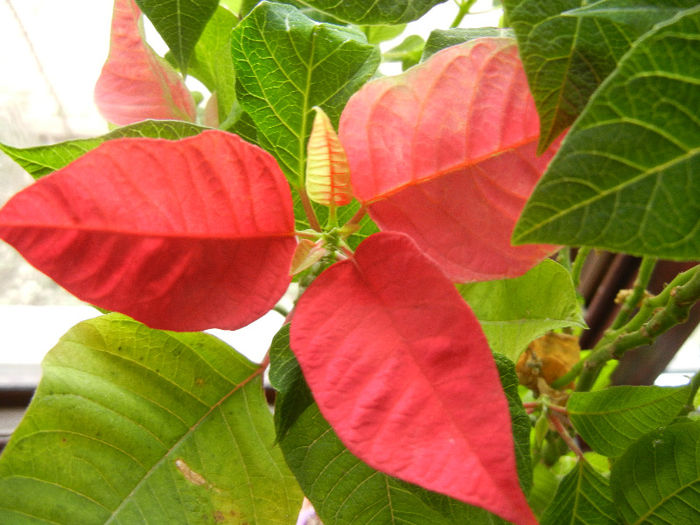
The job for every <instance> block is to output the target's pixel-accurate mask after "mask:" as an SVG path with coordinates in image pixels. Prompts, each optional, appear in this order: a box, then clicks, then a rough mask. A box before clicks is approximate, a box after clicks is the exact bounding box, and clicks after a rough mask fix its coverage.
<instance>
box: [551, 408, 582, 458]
mask: <svg viewBox="0 0 700 525" xmlns="http://www.w3.org/2000/svg"><path fill="white" fill-rule="evenodd" d="M547 418H548V419H549V422H550V423H551V424H552V426H553V427H554V430H556V431H557V434H559V435H560V436H561V438H562V439H563V440H564V443H566V445H567V446H568V447H569V448H570V449H571V450H572V452H573V453H574V454H576V455H577V456H578V457H579V458H583V452H581V449H580V448H579V446H578V445H577V444H576V442H575V441H574V438H572V437H571V435H570V434H569V432H567V430H566V429H565V428H564V425H562V424H561V420H560V419H559V416H557V415H556V414H555V413H551V412H550V413H548V414H547Z"/></svg>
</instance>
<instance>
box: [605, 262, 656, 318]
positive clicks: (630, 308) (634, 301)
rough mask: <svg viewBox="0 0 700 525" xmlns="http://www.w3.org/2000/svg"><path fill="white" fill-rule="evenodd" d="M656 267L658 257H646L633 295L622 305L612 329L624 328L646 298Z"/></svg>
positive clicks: (635, 282)
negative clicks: (643, 298) (644, 297)
mask: <svg viewBox="0 0 700 525" xmlns="http://www.w3.org/2000/svg"><path fill="white" fill-rule="evenodd" d="M655 266H656V257H644V258H643V259H642V263H641V265H640V266H639V271H638V272H637V278H636V279H635V281H634V286H633V287H632V293H630V294H629V296H628V297H627V299H626V300H625V302H624V303H623V304H622V307H621V308H620V311H619V312H618V314H617V317H615V320H614V321H613V322H612V324H611V325H610V329H612V330H617V329H618V328H620V327H622V326H623V325H624V324H625V323H626V322H627V321H628V320H629V318H630V316H631V315H632V312H634V311H635V310H636V309H637V307H638V306H639V302H640V301H641V300H642V297H643V296H644V292H645V291H646V289H647V286H648V285H649V280H650V279H651V274H652V273H653V272H654V267H655Z"/></svg>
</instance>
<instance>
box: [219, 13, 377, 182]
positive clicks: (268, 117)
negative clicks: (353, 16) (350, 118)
mask: <svg viewBox="0 0 700 525" xmlns="http://www.w3.org/2000/svg"><path fill="white" fill-rule="evenodd" d="M232 52H233V62H234V67H235V69H236V74H237V83H236V91H237V94H238V97H239V101H240V103H241V106H242V108H243V109H244V110H245V111H246V112H247V113H248V115H249V116H250V118H251V119H252V121H253V122H254V123H255V126H256V127H257V142H258V144H259V145H260V146H262V147H263V148H265V149H266V150H268V151H269V152H270V153H272V154H273V155H274V156H275V158H276V159H277V161H278V162H279V163H280V167H281V168H282V171H284V173H285V174H286V175H287V177H288V178H289V180H290V182H291V184H292V185H293V186H295V187H298V188H301V187H303V181H304V170H305V165H306V141H307V139H308V136H309V133H310V132H311V125H312V121H313V109H312V108H313V107H314V106H319V107H321V108H322V109H323V110H324V111H325V112H326V113H327V114H328V116H329V117H330V119H331V122H333V123H334V124H337V122H338V118H339V116H340V111H341V110H342V108H343V106H344V105H345V102H346V101H347V100H348V98H349V97H350V95H351V94H352V93H354V92H355V91H356V90H357V89H358V88H359V87H360V86H361V85H362V84H363V83H364V82H365V81H366V80H367V79H369V78H370V77H371V76H372V74H374V71H375V69H376V68H377V65H378V63H379V50H378V48H376V47H375V46H372V45H369V44H367V42H366V38H365V36H364V34H362V33H361V32H359V31H357V30H353V29H350V28H346V27H341V26H336V25H332V24H321V23H318V22H315V21H313V20H312V19H310V18H308V17H306V16H304V15H303V14H301V13H300V12H299V11H298V10H297V9H295V8H294V7H292V6H289V5H283V4H276V3H270V2H262V3H260V4H259V5H258V6H257V7H256V8H255V9H254V10H253V11H252V12H251V13H250V14H249V15H248V16H247V17H246V18H245V19H244V20H243V21H242V22H241V23H240V24H239V25H238V26H237V27H236V28H235V29H234V31H233V34H232ZM281 65H283V66H281Z"/></svg>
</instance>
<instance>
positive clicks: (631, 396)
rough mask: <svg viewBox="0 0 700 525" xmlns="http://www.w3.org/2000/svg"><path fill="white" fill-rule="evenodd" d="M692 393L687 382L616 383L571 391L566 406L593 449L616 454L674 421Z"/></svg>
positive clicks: (612, 455) (602, 452) (611, 455)
mask: <svg viewBox="0 0 700 525" xmlns="http://www.w3.org/2000/svg"><path fill="white" fill-rule="evenodd" d="M689 394H690V390H689V387H687V386H684V387H673V388H670V387H660V386H614V387H610V388H608V389H606V390H601V391H598V392H574V393H572V394H571V397H570V398H569V402H568V404H567V410H568V412H569V417H570V418H571V423H572V424H573V425H574V428H575V429H576V431H577V432H578V433H579V434H580V435H581V437H582V438H583V439H584V440H585V441H586V443H587V444H588V445H589V446H590V447H591V448H592V449H593V450H595V451H596V452H598V453H600V454H603V455H605V456H608V457H617V456H620V455H621V454H622V453H623V452H624V451H625V450H626V449H627V447H629V446H630V445H631V444H632V443H633V442H635V441H636V440H637V439H639V438H640V437H641V436H643V435H644V434H646V433H647V432H649V431H651V430H653V429H655V428H658V427H660V426H664V425H667V424H668V423H670V422H671V421H673V419H674V418H675V417H676V416H677V415H678V413H679V412H680V410H681V408H683V406H684V405H685V403H686V401H688V396H689Z"/></svg>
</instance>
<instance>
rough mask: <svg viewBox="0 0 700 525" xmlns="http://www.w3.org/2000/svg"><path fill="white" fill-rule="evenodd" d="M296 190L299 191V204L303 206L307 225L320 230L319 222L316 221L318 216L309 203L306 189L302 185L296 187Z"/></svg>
mask: <svg viewBox="0 0 700 525" xmlns="http://www.w3.org/2000/svg"><path fill="white" fill-rule="evenodd" d="M297 191H298V192H299V197H300V198H301V205H302V206H303V207H304V212H305V213H306V218H307V219H308V220H309V226H311V228H313V229H314V230H316V231H317V232H320V231H321V224H320V223H319V222H318V217H316V212H315V211H314V207H313V206H312V205H311V201H310V200H309V195H308V194H307V193H306V190H305V189H304V188H303V187H301V188H298V189H297Z"/></svg>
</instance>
